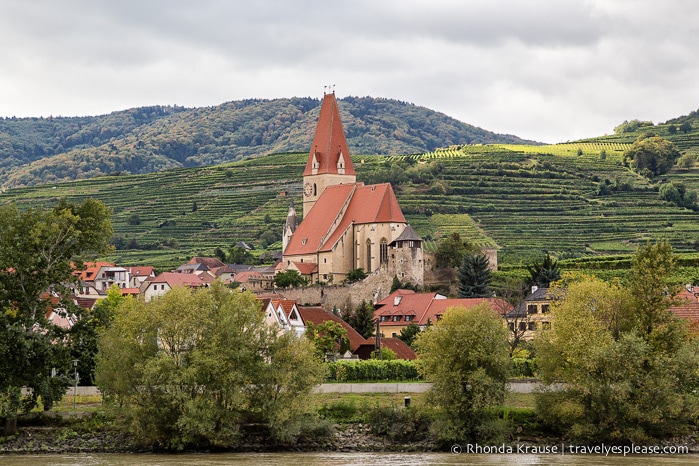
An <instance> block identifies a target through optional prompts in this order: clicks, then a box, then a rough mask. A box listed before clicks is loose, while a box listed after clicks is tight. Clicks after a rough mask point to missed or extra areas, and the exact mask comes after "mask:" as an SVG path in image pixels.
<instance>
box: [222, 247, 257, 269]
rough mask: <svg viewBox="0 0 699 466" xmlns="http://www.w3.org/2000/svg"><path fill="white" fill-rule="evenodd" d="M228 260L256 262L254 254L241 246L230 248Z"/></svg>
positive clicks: (232, 262)
mask: <svg viewBox="0 0 699 466" xmlns="http://www.w3.org/2000/svg"><path fill="white" fill-rule="evenodd" d="M228 262H230V263H231V264H240V265H244V264H254V263H255V258H254V257H253V255H252V254H251V253H250V251H248V250H247V249H245V248H244V247H241V246H233V247H232V248H230V249H229V250H228Z"/></svg>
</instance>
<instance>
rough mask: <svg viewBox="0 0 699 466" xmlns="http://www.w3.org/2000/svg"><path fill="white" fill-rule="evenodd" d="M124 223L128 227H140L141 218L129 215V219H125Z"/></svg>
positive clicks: (136, 215)
mask: <svg viewBox="0 0 699 466" xmlns="http://www.w3.org/2000/svg"><path fill="white" fill-rule="evenodd" d="M126 223H128V224H129V225H140V224H141V217H139V216H138V214H131V215H129V218H127V219H126Z"/></svg>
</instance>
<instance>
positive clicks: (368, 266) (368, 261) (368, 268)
mask: <svg viewBox="0 0 699 466" xmlns="http://www.w3.org/2000/svg"><path fill="white" fill-rule="evenodd" d="M366 273H371V240H370V239H368V240H366Z"/></svg>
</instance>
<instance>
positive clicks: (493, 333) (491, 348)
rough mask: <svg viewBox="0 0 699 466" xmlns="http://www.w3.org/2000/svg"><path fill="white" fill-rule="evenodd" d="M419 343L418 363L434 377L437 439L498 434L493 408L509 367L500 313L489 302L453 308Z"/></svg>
mask: <svg viewBox="0 0 699 466" xmlns="http://www.w3.org/2000/svg"><path fill="white" fill-rule="evenodd" d="M415 345H416V347H417V354H418V360H417V361H418V365H419V369H420V371H421V372H422V373H423V374H424V375H425V376H426V378H427V379H428V380H430V381H431V382H432V388H431V390H430V392H429V394H428V402H429V403H430V404H431V405H433V406H434V407H436V408H437V409H438V410H439V412H440V416H439V418H438V419H437V420H436V421H435V424H434V426H435V431H436V433H437V436H438V437H439V440H440V441H441V442H443V443H444V444H452V443H455V442H466V441H486V440H496V437H497V436H498V435H499V434H500V433H501V431H500V429H499V423H498V421H497V419H496V414H495V413H494V411H493V408H494V407H496V406H498V405H500V404H501V403H502V402H503V401H504V397H505V393H506V391H507V381H508V377H509V374H510V368H511V361H510V357H509V354H508V347H507V329H506V328H505V326H504V325H503V324H502V319H501V318H500V316H498V315H497V313H495V312H494V311H493V310H492V309H491V308H490V306H488V305H487V304H485V303H483V304H480V305H478V306H475V307H472V308H469V309H465V308H450V309H448V310H447V312H445V313H444V316H443V317H442V319H441V320H440V321H439V322H437V323H436V324H434V325H433V326H431V327H429V328H428V329H426V330H425V331H423V332H422V333H421V334H420V335H419V336H418V337H417V340H416V342H415Z"/></svg>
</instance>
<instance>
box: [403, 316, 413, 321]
mask: <svg viewBox="0 0 699 466" xmlns="http://www.w3.org/2000/svg"><path fill="white" fill-rule="evenodd" d="M411 320H413V316H405V321H406V322H410V321H411Z"/></svg>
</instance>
